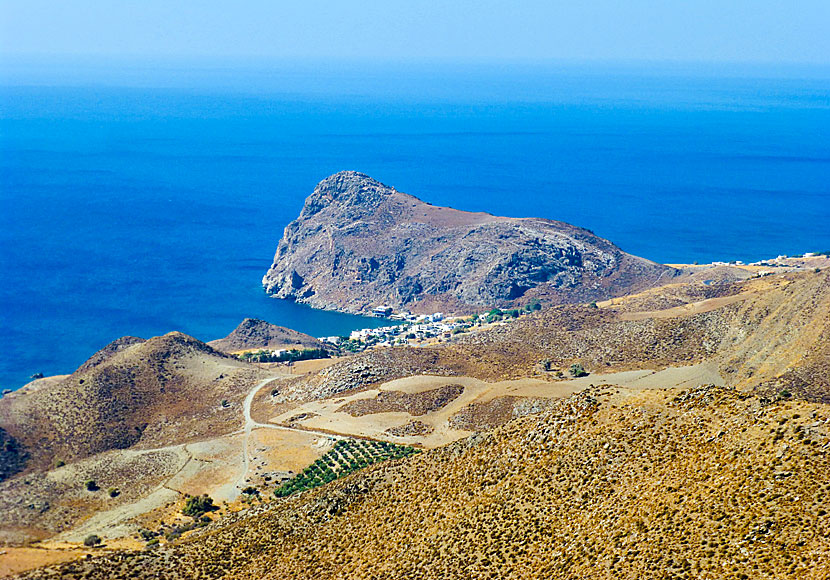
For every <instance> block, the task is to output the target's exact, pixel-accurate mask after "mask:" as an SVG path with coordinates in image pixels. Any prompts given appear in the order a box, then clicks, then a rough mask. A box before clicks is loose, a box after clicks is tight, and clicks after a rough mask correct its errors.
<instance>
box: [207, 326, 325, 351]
mask: <svg viewBox="0 0 830 580" xmlns="http://www.w3.org/2000/svg"><path fill="white" fill-rule="evenodd" d="M207 344H208V345H209V346H210V347H212V348H215V349H216V350H218V351H220V352H224V353H232V352H238V351H240V350H251V349H257V348H268V349H292V348H293V349H304V348H326V345H325V344H324V343H322V342H321V341H319V340H318V339H316V338H314V337H313V336H310V335H308V334H305V333H302V332H297V331H296V330H292V329H290V328H286V327H284V326H277V325H276V324H270V323H268V322H265V321H264V320H258V319H256V318H246V319H245V320H243V321H242V322H241V323H240V324H239V326H237V327H236V328H235V329H234V330H233V332H231V333H230V334H229V335H228V336H226V337H225V338H220V339H219V340H211V341H210V342H208V343H207Z"/></svg>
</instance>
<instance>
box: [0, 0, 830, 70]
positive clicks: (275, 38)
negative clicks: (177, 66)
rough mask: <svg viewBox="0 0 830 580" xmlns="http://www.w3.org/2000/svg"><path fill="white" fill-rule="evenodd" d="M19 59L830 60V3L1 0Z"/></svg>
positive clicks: (9, 50)
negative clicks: (197, 57) (163, 57)
mask: <svg viewBox="0 0 830 580" xmlns="http://www.w3.org/2000/svg"><path fill="white" fill-rule="evenodd" d="M0 21H2V25H1V26H2V29H0V51H2V53H4V54H5V55H6V56H7V57H8V56H13V55H108V56H122V55H130V56H150V57H159V56H177V57H193V56H219V55H222V56H228V57H237V56H260V57H267V58H310V59H320V58H323V59H325V58H341V59H343V58H345V59H383V60H400V59H447V60H471V59H472V60H493V59H511V60H512V59H545V60H546V59H560V60H623V61H626V60H656V61H662V60H670V61H676V60H679V61H704V62H738V63H741V62H760V63H790V62H799V63H813V64H828V63H830V0H789V1H785V0H781V1H779V0H566V1H562V0H524V1H522V0H511V1H506V0H505V1H502V0H474V1H469V0H441V1H418V0H327V1H323V0H292V1H290V2H286V1H278V0H273V1H267V0H240V1H237V2H233V1H229V0H221V1H216V0H0Z"/></svg>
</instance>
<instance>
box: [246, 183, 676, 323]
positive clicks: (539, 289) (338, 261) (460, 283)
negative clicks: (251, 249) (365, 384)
mask: <svg viewBox="0 0 830 580" xmlns="http://www.w3.org/2000/svg"><path fill="white" fill-rule="evenodd" d="M676 275H678V271H677V270H675V269H673V268H670V267H668V266H663V265H660V264H656V263H654V262H650V261H648V260H644V259H642V258H638V257H635V256H632V255H629V254H626V253H625V252H623V251H622V250H620V249H619V248H618V247H616V246H615V245H614V244H612V243H611V242H609V241H607V240H604V239H602V238H600V237H598V236H596V235H594V234H593V233H591V232H589V231H588V230H585V229H582V228H578V227H575V226H572V225H569V224H566V223H563V222H557V221H551V220H546V219H538V218H521V219H519V218H506V217H497V216H493V215H490V214H486V213H471V212H464V211H458V210H455V209H451V208H445V207H435V206H432V205H430V204H427V203H424V202H422V201H421V200H419V199H417V198H416V197H413V196H411V195H408V194H405V193H401V192H399V191H397V190H395V189H394V188H392V187H388V186H386V185H383V184H382V183H380V182H378V181H375V180H374V179H372V178H371V177H369V176H367V175H364V174H362V173H357V172H354V171H343V172H340V173H337V174H335V175H332V176H331V177H328V178H326V179H324V180H323V181H321V182H320V183H319V184H318V185H317V187H316V188H315V190H314V192H313V193H312V194H311V195H310V196H309V197H308V198H307V199H306V201H305V205H304V206H303V209H302V212H301V213H300V216H299V217H298V218H297V219H296V220H294V221H293V222H291V223H290V224H289V225H288V227H286V228H285V232H284V234H283V237H282V240H281V241H280V243H279V246H278V247H277V252H276V255H275V256H274V263H273V265H272V266H271V268H270V269H269V270H268V273H267V274H266V275H265V277H264V278H263V281H262V283H263V285H264V286H265V289H266V291H267V292H269V293H271V294H273V295H274V296H277V297H279V298H291V299H293V300H296V301H298V302H303V303H306V304H309V305H311V306H314V307H317V308H327V309H336V310H344V311H349V312H362V311H367V310H371V309H372V308H375V307H391V308H394V309H398V310H400V309H404V308H405V309H409V310H412V311H432V312H434V311H439V310H441V311H445V312H463V311H472V310H475V309H480V308H481V307H490V306H502V307H504V306H508V305H511V304H522V303H527V302H528V301H529V300H531V299H540V300H542V301H544V302H546V303H574V302H588V301H590V300H602V299H605V298H609V297H612V296H619V295H623V294H629V293H631V292H634V291H637V290H642V289H645V288H649V287H652V286H656V285H658V284H660V283H665V282H666V281H668V280H670V279H672V278H673V277H674V276H676Z"/></svg>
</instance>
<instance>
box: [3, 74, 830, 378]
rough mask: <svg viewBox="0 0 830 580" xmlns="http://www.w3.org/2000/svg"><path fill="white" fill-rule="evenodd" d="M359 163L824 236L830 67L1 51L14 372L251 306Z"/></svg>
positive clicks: (672, 217)
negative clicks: (321, 192) (289, 242)
mask: <svg viewBox="0 0 830 580" xmlns="http://www.w3.org/2000/svg"><path fill="white" fill-rule="evenodd" d="M344 169H352V170H358V171H362V172H364V173H367V174H369V175H371V176H373V177H375V178H376V179H378V180H380V181H382V182H384V183H386V184H389V185H392V186H394V187H396V188H397V189H399V190H400V191H404V192H407V193H411V194H413V195H416V196H418V197H420V198H421V199H423V200H425V201H427V202H430V203H432V204H435V205H442V206H451V207H454V208H458V209H463V210H471V211H486V212H490V213H493V214H498V215H507V216H517V217H522V216H539V217H544V218H551V219H556V220H562V221H566V222H569V223H573V224H576V225H579V226H583V227H586V228H588V229H590V230H592V231H593V232H595V233H596V234H598V235H600V236H602V237H605V238H608V239H610V240H612V241H613V242H615V243H616V244H617V245H619V246H620V247H621V248H622V249H624V250H626V251H628V252H630V253H633V254H636V255H639V256H643V257H646V258H650V259H652V260H655V261H658V262H663V263H692V262H700V263H704V262H710V261H714V260H723V261H731V260H743V261H745V262H751V261H754V260H759V259H764V258H770V257H775V256H778V255H782V254H783V255H797V254H802V253H805V252H814V251H826V250H830V73H828V71H827V70H826V69H823V70H820V69H811V68H805V67H800V68H799V67H795V68H787V67H776V68H765V67H763V66H753V67H749V66H747V67H732V68H729V67H724V68H712V67H707V66H690V65H684V66H680V65H642V64H637V63H633V64H625V65H616V64H615V65H604V64H595V63H594V64H590V63H589V64H584V63H570V64H567V63H566V64H561V63H558V64H551V63H530V64H526V63H501V64H498V65H492V64H476V63H472V64H471V63H466V64H465V63H461V64H453V63H403V64H401V63H386V64H377V63H299V64H298V63H265V62H253V61H246V62H221V63H217V62H174V63H171V62H144V61H129V62H89V61H83V60H77V61H70V62H55V61H51V60H49V59H41V60H39V61H36V62H2V63H0V389H6V388H8V389H16V388H19V387H20V386H22V385H23V384H25V383H26V382H28V381H29V377H30V376H31V375H32V374H34V373H43V374H45V375H53V374H63V373H70V372H72V371H73V370H74V369H75V368H76V367H77V366H78V365H80V364H81V363H82V362H83V361H84V360H85V359H86V358H88V357H89V356H90V355H91V354H92V353H93V352H95V351H96V350H98V349H100V348H101V347H103V346H104V345H106V344H107V343H109V342H110V341H112V340H114V339H116V338H118V337H120V336H124V335H132V336H140V337H145V338H146V337H151V336H155V335H159V334H162V333H166V332H170V331H173V330H180V331H182V332H185V333H187V334H190V335H192V336H195V337H197V338H199V339H201V340H212V339H215V338H220V337H223V336H225V335H227V334H228V333H229V332H230V331H231V330H233V328H234V327H235V326H236V325H237V324H238V323H239V322H240V321H241V320H242V319H243V318H245V317H257V318H262V319H265V320H267V321H269V322H272V323H274V324H280V325H284V326H288V327H291V328H294V329H297V330H300V331H303V332H307V333H310V334H312V335H315V336H328V335H342V334H346V333H348V332H349V331H350V330H353V329H356V328H364V327H369V326H378V325H381V324H385V323H386V322H385V321H383V320H381V319H377V318H366V317H359V316H352V315H346V314H341V313H336V312H327V311H321V310H313V309H310V308H308V307H305V306H302V305H298V304H295V303H293V302H289V301H282V300H276V299H273V298H269V297H268V296H266V295H265V293H264V292H263V290H262V287H261V284H260V282H261V279H262V276H263V275H264V273H265V271H266V270H267V269H268V267H269V265H270V264H271V260H272V258H273V254H274V251H275V249H276V247H277V243H278V242H279V240H280V237H281V236H282V231H283V228H284V227H285V226H286V225H287V224H288V223H289V222H290V221H291V220H292V219H294V218H295V217H296V216H297V215H298V213H299V211H300V209H301V207H302V205H303V201H304V199H305V197H306V196H307V195H309V194H310V193H311V191H312V190H313V188H314V186H315V184H316V183H317V182H318V181H320V180H321V179H323V178H324V177H326V176H328V175H330V174H332V173H334V172H337V171H340V170H344Z"/></svg>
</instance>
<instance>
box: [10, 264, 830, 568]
mask: <svg viewBox="0 0 830 580" xmlns="http://www.w3.org/2000/svg"><path fill="white" fill-rule="evenodd" d="M506 320H507V322H496V323H494V324H489V325H488V324H485V325H483V326H480V327H479V326H473V327H470V328H468V329H466V330H465V331H464V332H462V333H461V334H457V335H454V336H452V338H450V339H447V341H446V342H443V343H441V344H435V345H432V346H423V347H417V348H413V347H395V348H379V349H374V350H369V351H365V352H363V353H360V354H357V355H353V356H348V357H345V358H341V359H325V360H321V361H304V362H301V363H297V364H296V365H295V366H293V367H286V366H283V365H272V364H268V363H264V364H261V365H254V364H247V363H243V362H242V361H237V360H235V359H233V358H230V357H227V356H225V355H222V354H221V353H218V352H217V351H215V350H213V349H212V348H211V347H209V346H207V345H204V344H202V343H200V342H198V341H196V340H194V339H191V338H189V337H186V336H184V335H181V334H178V333H174V334H170V335H166V336H164V337H157V338H154V339H150V340H149V341H142V340H141V339H134V338H125V339H122V340H120V341H117V342H116V343H113V344H112V345H109V346H108V347H107V348H105V349H103V350H102V351H100V352H99V353H96V355H94V356H93V357H92V358H90V360H89V361H88V362H87V363H85V364H84V365H82V367H81V368H79V370H78V371H76V373H75V374H74V375H72V376H70V377H53V378H47V379H41V380H39V381H35V382H34V383H32V384H31V385H29V386H28V387H27V389H26V390H25V391H24V392H22V393H19V394H14V395H12V396H10V397H9V398H8V399H7V400H3V401H2V402H0V410H2V412H3V414H2V415H0V417H2V418H3V419H2V421H1V422H0V428H2V429H3V430H4V431H3V432H0V435H2V437H3V438H4V443H3V444H4V449H5V450H6V452H7V455H6V457H8V458H9V460H10V461H18V462H19V461H24V462H25V461H26V460H27V455H26V454H27V453H31V454H32V457H31V458H28V461H29V463H28V467H27V471H25V472H24V473H22V474H18V475H13V476H11V477H9V478H8V479H7V480H6V481H3V482H0V511H2V512H3V513H4V514H6V523H5V525H4V526H0V542H4V543H5V546H4V548H5V549H6V550H8V551H9V557H16V556H14V554H17V553H19V552H16V550H25V549H34V548H30V547H23V546H21V542H23V541H25V542H29V546H39V547H41V552H40V553H41V554H46V555H48V556H49V557H52V558H56V559H68V558H75V559H77V558H78V557H79V556H83V555H85V552H82V551H80V550H82V549H81V548H77V547H75V548H72V546H77V544H78V543H80V542H81V541H82V540H83V539H84V538H85V537H86V536H87V535H88V534H90V533H97V534H100V535H101V536H102V537H104V538H105V539H106V541H107V543H108V547H107V548H105V549H101V550H97V551H96V553H98V554H101V558H100V559H96V558H92V559H90V560H84V561H80V562H75V563H72V564H63V565H58V566H57V567H53V568H51V569H44V570H41V571H38V572H33V573H32V574H31V575H30V576H29V577H44V578H46V577H55V575H56V574H63V577H69V578H71V577H89V578H96V577H98V578H104V577H106V578H110V577H114V578H117V577H119V576H118V574H121V575H122V576H124V577H138V578H142V577H148V578H149V577H159V578H191V577H204V578H257V577H268V576H269V575H274V576H279V577H283V576H286V577H298V578H304V577H312V576H315V577H320V578H346V577H348V578H362V577H395V578H397V577H402V578H406V577H413V578H415V577H418V578H420V577H482V578H486V577H491V576H493V575H495V576H496V577H511V576H512V577H538V576H539V575H540V574H541V575H543V576H549V577H554V578H582V577H588V576H590V577H606V578H642V577H648V578H650V577H656V578H661V577H666V578H678V577H679V578H683V577H690V578H691V577H694V578H721V577H724V575H723V573H722V572H723V571H724V570H726V577H735V578H740V577H741V575H742V574H743V575H746V577H749V578H781V577H784V578H789V577H793V578H811V577H815V578H820V577H821V576H820V575H815V574H814V575H813V576H811V575H810V574H811V573H813V572H814V571H816V570H820V569H821V567H820V565H827V563H826V562H825V561H824V560H823V559H822V558H824V557H825V555H826V554H827V553H828V547H829V546H828V545H827V544H826V539H825V538H826V537H827V532H828V528H827V526H828V523H827V521H826V517H825V516H826V513H825V512H826V508H825V507H824V506H825V505H826V498H827V494H828V493H830V487H827V486H826V483H825V479H826V478H824V477H823V473H824V471H826V469H827V467H828V465H827V453H828V451H829V450H830V439H828V421H830V411H828V408H830V407H828V404H830V378H828V377H830V375H829V374H828V373H827V365H828V360H830V348H829V347H830V343H829V341H828V338H830V270H823V271H822V270H818V271H817V270H816V269H803V270H802V271H797V272H796V271H793V272H781V273H779V274H776V275H771V276H764V277H756V278H752V279H748V280H743V281H737V282H733V283H727V284H719V285H707V284H702V283H675V284H672V285H668V286H664V287H660V288H655V289H649V290H647V291H644V292H641V293H638V294H636V295H631V296H628V297H622V298H616V299H614V300H609V301H606V302H600V303H599V304H597V305H596V306H593V305H576V304H570V305H559V306H554V307H550V308H545V309H542V310H541V311H539V312H532V313H526V314H524V315H522V316H521V317H519V318H507V319H506ZM574 363H578V364H581V365H583V366H584V368H585V369H586V370H587V372H588V373H589V374H588V375H587V376H584V377H580V378H572V377H571V376H570V372H569V367H570V365H572V364H574ZM81 380H83V383H82V382H81ZM107 381H108V382H107ZM104 385H106V386H107V389H104V388H103V387H104ZM85 389H89V392H87V391H85ZM93 394H94V395H93ZM221 398H225V399H227V402H228V407H224V406H223V405H221V404H217V400H219V399H221ZM27 400H28V401H29V402H26V401H27ZM97 400H103V401H105V404H104V405H101V409H100V410H98V411H96V410H95V409H94V407H95V401H97ZM125 400H129V401H131V402H132V404H131V405H128V406H124V405H123V402H124V401H125ZM116 403H120V404H121V406H120V407H119V406H118V405H117V404H116ZM76 407H77V408H80V409H82V410H83V416H82V417H76V416H75V415H76V414H75V408H76ZM28 409H34V410H35V411H37V412H39V413H40V415H38V416H34V417H33V418H32V420H30V421H29V422H28V423H25V424H23V425H21V423H20V421H19V419H20V418H21V417H23V418H25V417H28V416H29V411H28ZM118 409H121V410H122V411H121V412H117V410H118ZM9 411H13V413H9ZM96 413H99V414H97V415H96ZM65 417H73V418H74V420H73V421H68V420H67V419H66V418H65ZM9 418H11V419H18V421H17V422H15V421H10V420H9ZM139 420H142V421H146V422H147V426H146V427H145V428H144V429H143V431H141V433H140V434H139V433H138V432H137V431H136V430H135V427H134V426H135V425H136V424H140V423H137V422H138V421H139ZM122 423H123V426H122ZM22 427H25V428H22ZM125 427H126V428H125ZM130 427H132V430H131V429H130ZM72 428H76V429H77V435H75V432H73V431H71V429H72ZM133 432H135V433H136V435H133V436H132V437H134V439H131V438H130V437H129V435H131V434H132V433H133ZM73 438H75V439H77V447H75V446H72V445H70V444H69V442H71V441H72V440H73ZM341 439H353V440H369V441H381V442H386V443H387V444H388V443H398V444H402V445H412V446H415V447H417V448H419V449H421V450H423V451H424V452H423V453H422V454H421V455H418V456H417V457H413V458H410V459H405V460H404V459H401V460H394V461H393V462H392V463H388V464H377V465H374V466H372V467H370V468H368V469H365V470H362V471H359V472H358V473H355V474H352V475H350V476H348V477H346V478H345V479H343V480H336V481H333V482H331V483H328V484H325V485H323V486H322V487H321V488H318V489H316V490H313V491H308V492H303V493H301V494H300V495H294V496H290V497H288V498H283V499H276V500H275V499H273V490H274V489H275V488H276V482H278V481H282V480H284V479H285V478H290V477H291V474H292V473H298V472H299V471H300V470H302V469H304V468H305V467H306V466H308V465H309V464H310V463H312V462H314V461H316V460H318V459H320V458H322V457H324V456H325V454H326V453H327V450H329V449H331V448H332V447H333V446H334V445H335V442H336V441H338V440H341ZM38 440H41V441H42V442H43V445H42V446H41V445H39V444H38V443H36V442H37V441H38ZM119 445H120V446H123V447H126V448H125V449H120V448H118V446H119ZM44 450H45V451H44ZM99 450H103V452H100V451H99ZM73 453H74V455H73ZM63 457H67V458H68V460H67V461H71V463H69V464H68V465H66V466H64V467H59V468H53V469H49V467H50V464H49V463H48V462H49V461H51V460H54V459H57V458H61V459H63ZM88 479H95V480H97V481H98V482H100V484H101V486H102V487H104V489H106V488H109V487H113V488H118V489H121V490H123V493H121V494H120V495H118V497H116V498H111V497H109V496H107V494H106V492H103V491H99V492H95V493H91V492H88V491H86V490H85V489H84V488H83V486H84V481H85V480H88ZM246 487H252V488H255V489H256V490H257V491H258V492H259V493H260V494H261V495H260V496H258V497H260V500H257V501H256V502H248V503H241V502H240V501H239V498H240V494H242V490H243V489H245V488H246ZM202 493H209V494H210V495H211V496H212V497H214V498H216V499H219V500H224V501H227V502H230V503H229V504H228V505H227V506H225V504H223V506H225V507H223V509H222V511H221V517H220V516H216V520H217V521H215V522H214V523H211V524H210V525H208V526H207V527H206V528H205V529H204V530H201V531H196V532H192V533H191V534H189V536H188V537H187V538H185V539H180V540H176V539H175V538H173V539H170V540H169V541H168V540H162V542H161V545H160V546H159V547H157V548H155V549H154V550H142V551H139V552H130V551H129V550H128V551H124V550H123V548H139V547H141V548H143V547H144V546H145V544H146V540H143V541H141V543H138V542H139V538H140V537H141V536H140V535H139V534H138V532H139V530H140V529H146V530H151V531H152V533H153V534H157V536H156V537H157V538H166V537H167V534H168V533H169V532H170V530H171V529H175V526H178V525H181V524H182V523H183V521H186V520H185V519H184V516H182V515H181V511H180V510H181V508H182V505H183V501H184V498H185V495H186V494H191V495H193V494H202ZM260 502H263V503H262V505H255V507H252V508H248V506H249V505H251V503H253V504H259V503H260ZM231 504H233V505H234V506H235V507H233V508H231V507H230V505H231ZM243 507H245V508H248V509H243V510H242V511H240V512H238V513H233V512H234V510H235V509H239V508H243ZM130 538H132V539H130ZM37 539H43V540H44V541H43V542H41V543H40V544H38V543H35V544H31V542H32V541H34V540H37ZM110 541H112V542H113V544H112V545H109V543H110ZM66 542H68V543H69V544H68V545H69V546H70V549H69V550H67V548H66ZM119 542H121V543H119ZM130 542H131V543H130ZM704 542H705V543H704ZM357 546H359V548H357ZM9 557H4V556H2V555H0V570H2V569H3V566H4V565H5V564H4V562H6V561H8V559H9ZM4 558H5V559H4ZM43 563H47V562H43ZM10 566H11V565H10ZM14 566H16V567H10V568H8V569H10V570H23V569H25V566H24V565H23V564H15V565H14ZM118 570H121V572H118ZM272 570H273V571H272ZM719 572H721V573H719ZM87 574H88V575H87ZM154 574H155V576H154ZM488 575H489V576H488Z"/></svg>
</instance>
